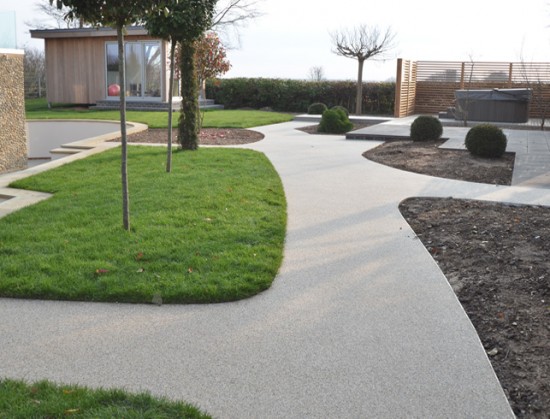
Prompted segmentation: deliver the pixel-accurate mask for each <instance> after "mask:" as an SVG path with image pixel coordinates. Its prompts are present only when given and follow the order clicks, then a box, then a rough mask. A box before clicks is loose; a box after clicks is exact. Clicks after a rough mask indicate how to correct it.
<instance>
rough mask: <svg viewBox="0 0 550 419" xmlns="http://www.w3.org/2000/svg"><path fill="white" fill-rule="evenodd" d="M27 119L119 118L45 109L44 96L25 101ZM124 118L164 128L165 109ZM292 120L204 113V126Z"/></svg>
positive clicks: (71, 109)
mask: <svg viewBox="0 0 550 419" xmlns="http://www.w3.org/2000/svg"><path fill="white" fill-rule="evenodd" d="M25 103H26V113H27V119H105V120H113V121H118V120H120V114H119V112H118V110H103V111H102V110H88V109H82V110H76V109H75V108H74V107H54V108H53V109H48V105H47V103H46V101H45V100H44V99H30V100H27V101H26V102H25ZM173 116H174V118H173V123H172V126H173V127H177V124H178V118H179V113H178V112H175V113H174V115H173ZM127 119H128V121H133V122H141V123H143V124H147V125H148V126H149V128H166V127H168V114H167V112H147V111H128V115H127ZM292 119H293V116H292V115H289V114H284V113H277V112H263V111H253V110H252V111H248V110H247V111H243V110H227V111H226V110H211V111H206V112H204V120H203V126H204V128H252V127H258V126H262V125H271V124H278V123H280V122H287V121H291V120H292Z"/></svg>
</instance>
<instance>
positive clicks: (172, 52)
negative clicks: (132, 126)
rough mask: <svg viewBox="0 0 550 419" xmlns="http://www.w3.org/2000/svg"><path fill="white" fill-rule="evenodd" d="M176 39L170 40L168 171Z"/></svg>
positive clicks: (170, 157)
mask: <svg viewBox="0 0 550 419" xmlns="http://www.w3.org/2000/svg"><path fill="white" fill-rule="evenodd" d="M175 54H176V41H174V39H171V40H170V80H169V82H168V149H167V150H166V172H167V173H170V172H171V171H172V112H173V111H174V99H173V96H174V95H173V93H172V92H173V90H174V61H175Z"/></svg>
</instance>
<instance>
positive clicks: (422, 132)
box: [411, 115, 443, 141]
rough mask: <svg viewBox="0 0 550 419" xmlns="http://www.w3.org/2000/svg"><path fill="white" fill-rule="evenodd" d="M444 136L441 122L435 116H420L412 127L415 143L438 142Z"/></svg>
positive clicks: (412, 137) (412, 136)
mask: <svg viewBox="0 0 550 419" xmlns="http://www.w3.org/2000/svg"><path fill="white" fill-rule="evenodd" d="M441 134H443V126H442V125H441V121H440V120H439V119H437V118H436V117H434V116H428V115H424V116H419V117H418V118H416V119H415V120H414V121H413V123H412V125H411V139H412V140H413V141H437V140H439V138H440V137H441Z"/></svg>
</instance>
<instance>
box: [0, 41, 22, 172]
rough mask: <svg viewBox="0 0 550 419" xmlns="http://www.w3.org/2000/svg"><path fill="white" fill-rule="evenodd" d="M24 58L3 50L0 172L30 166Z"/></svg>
mask: <svg viewBox="0 0 550 419" xmlns="http://www.w3.org/2000/svg"><path fill="white" fill-rule="evenodd" d="M23 58H24V55H23V51H19V50H5V49H0V173H3V172H8V171H13V170H18V169H24V168H26V167H27V155H28V152H27V135H26V132H25V92H24V76H23Z"/></svg>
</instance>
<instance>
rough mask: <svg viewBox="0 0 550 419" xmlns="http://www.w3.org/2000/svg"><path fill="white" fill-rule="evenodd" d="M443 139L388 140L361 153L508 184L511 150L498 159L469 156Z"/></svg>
mask: <svg viewBox="0 0 550 419" xmlns="http://www.w3.org/2000/svg"><path fill="white" fill-rule="evenodd" d="M443 142H444V141H435V142H413V141H390V142H386V143H384V144H382V145H380V146H378V147H376V148H373V149H372V150H369V151H367V152H365V153H364V154H363V156H365V157H366V158H367V159H369V160H372V161H375V162H377V163H382V164H385V165H386V166H391V167H395V168H396V169H402V170H408V171H410V172H415V173H423V174H426V175H430V176H437V177H444V178H448V179H457V180H466V181H469V182H480V183H491V184H495V185H510V184H511V181H512V172H513V169H514V159H515V154H513V153H505V154H504V156H503V157H502V158H500V159H485V158H481V157H475V156H472V155H471V154H470V153H469V152H468V151H466V150H446V149H441V148H439V146H440V145H441V144H443Z"/></svg>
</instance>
